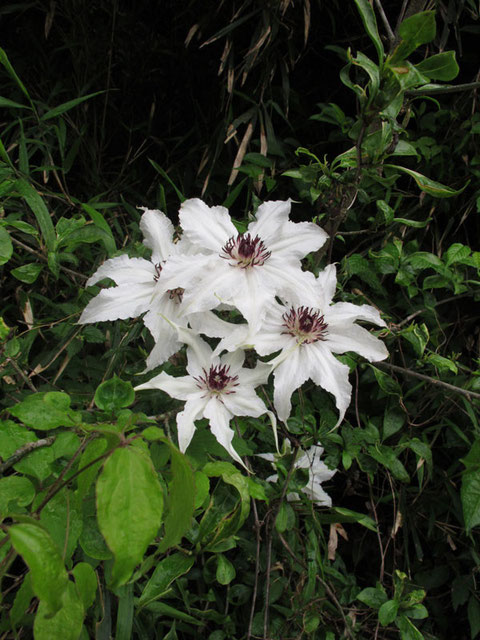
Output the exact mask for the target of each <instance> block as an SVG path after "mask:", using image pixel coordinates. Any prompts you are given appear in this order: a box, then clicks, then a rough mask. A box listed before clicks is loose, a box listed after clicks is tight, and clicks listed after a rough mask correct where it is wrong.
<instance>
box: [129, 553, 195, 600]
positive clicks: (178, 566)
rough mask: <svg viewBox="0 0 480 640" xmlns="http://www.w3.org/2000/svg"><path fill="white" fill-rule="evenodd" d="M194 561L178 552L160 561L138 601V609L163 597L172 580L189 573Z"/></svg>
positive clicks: (192, 557) (192, 558)
mask: <svg viewBox="0 0 480 640" xmlns="http://www.w3.org/2000/svg"><path fill="white" fill-rule="evenodd" d="M194 561H195V558H194V556H187V555H185V554H184V553H179V552H176V553H172V554H171V555H169V556H167V557H166V558H163V560H160V562H159V563H157V566H156V567H155V571H154V572H153V574H152V577H151V578H150V580H149V581H148V582H147V584H146V585H145V588H144V590H143V592H142V595H141V596H140V598H139V599H138V604H139V607H144V606H146V605H147V604H149V603H150V602H152V601H153V600H157V599H158V598H160V597H161V596H162V595H164V594H165V593H166V592H167V591H168V589H169V587H170V585H171V584H172V582H174V580H176V579H177V578H179V577H180V576H183V575H184V574H185V573H188V571H190V569H191V568H192V567H193V563H194Z"/></svg>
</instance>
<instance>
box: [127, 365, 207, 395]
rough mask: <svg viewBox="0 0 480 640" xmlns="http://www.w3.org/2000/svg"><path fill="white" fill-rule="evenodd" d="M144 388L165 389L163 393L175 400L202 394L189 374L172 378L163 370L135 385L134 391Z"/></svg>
mask: <svg viewBox="0 0 480 640" xmlns="http://www.w3.org/2000/svg"><path fill="white" fill-rule="evenodd" d="M144 389H160V391H165V393H168V395H169V396H171V397H172V398H176V399H177V400H189V399H191V398H193V399H194V400H195V399H198V398H200V397H201V396H202V395H203V392H202V391H200V390H199V389H198V388H197V385H196V382H195V380H194V379H193V378H192V377H191V376H181V377H179V378H174V377H173V376H169V375H168V373H165V372H164V371H162V373H159V374H158V376H154V377H153V378H152V379H151V380H148V381H147V382H144V383H143V384H139V385H138V386H136V387H135V391H142V390H144Z"/></svg>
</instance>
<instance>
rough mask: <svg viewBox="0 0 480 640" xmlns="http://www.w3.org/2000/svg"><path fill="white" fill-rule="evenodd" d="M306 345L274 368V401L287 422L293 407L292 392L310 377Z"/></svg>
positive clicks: (279, 415)
mask: <svg viewBox="0 0 480 640" xmlns="http://www.w3.org/2000/svg"><path fill="white" fill-rule="evenodd" d="M304 347H305V345H302V347H297V348H296V349H293V350H292V351H291V352H290V354H289V356H288V358H286V359H285V360H283V362H281V363H280V364H279V365H278V366H277V368H276V369H275V370H274V382H273V386H274V392H273V403H274V405H275V410H276V412H277V415H278V417H279V418H280V420H282V421H283V422H286V420H287V418H288V417H289V415H290V411H291V409H292V404H291V397H292V393H293V392H294V391H295V390H296V389H298V388H299V387H300V386H301V385H302V384H303V383H304V382H305V381H306V380H308V379H309V378H310V370H309V362H308V359H306V358H305V357H304V353H303V351H304Z"/></svg>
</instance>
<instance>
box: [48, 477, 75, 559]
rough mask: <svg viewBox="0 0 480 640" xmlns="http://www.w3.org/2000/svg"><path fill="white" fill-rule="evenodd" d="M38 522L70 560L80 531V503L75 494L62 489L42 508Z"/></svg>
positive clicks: (65, 557)
mask: <svg viewBox="0 0 480 640" xmlns="http://www.w3.org/2000/svg"><path fill="white" fill-rule="evenodd" d="M40 523H41V524H42V525H43V526H44V527H45V529H46V530H47V531H48V533H49V534H50V535H51V537H52V540H53V541H54V542H55V544H56V545H57V547H58V548H59V549H62V551H63V557H64V559H65V560H66V561H68V560H70V558H71V556H72V554H73V552H74V551H75V549H76V546H77V542H78V538H79V537H80V534H81V532H82V525H83V522H82V513H81V503H80V501H79V500H78V498H76V497H75V495H74V494H73V493H72V492H71V491H68V490H67V489H63V490H62V491H60V492H59V493H57V494H56V495H55V496H53V498H52V499H51V500H49V501H48V502H47V504H46V505H45V506H44V507H43V509H42V514H41V516H40Z"/></svg>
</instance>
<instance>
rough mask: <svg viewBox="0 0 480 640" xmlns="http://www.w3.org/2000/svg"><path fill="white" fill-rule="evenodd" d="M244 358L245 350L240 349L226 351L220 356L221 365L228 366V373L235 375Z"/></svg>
mask: <svg viewBox="0 0 480 640" xmlns="http://www.w3.org/2000/svg"><path fill="white" fill-rule="evenodd" d="M244 360H245V351H243V350H242V349H237V350H236V351H232V352H231V353H226V354H225V355H224V356H222V357H221V358H220V362H221V363H222V365H226V366H227V367H229V368H230V375H237V374H238V373H239V372H240V370H241V367H242V364H243V361H244Z"/></svg>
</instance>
